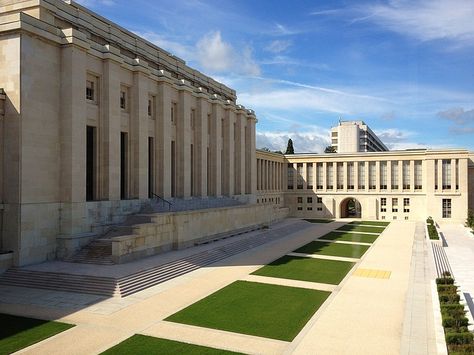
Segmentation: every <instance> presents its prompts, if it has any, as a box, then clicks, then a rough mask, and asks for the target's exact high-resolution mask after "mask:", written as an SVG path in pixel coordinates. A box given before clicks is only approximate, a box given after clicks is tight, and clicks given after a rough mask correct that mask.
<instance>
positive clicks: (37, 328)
mask: <svg viewBox="0 0 474 355" xmlns="http://www.w3.org/2000/svg"><path fill="white" fill-rule="evenodd" d="M0 324H1V326H0V354H11V353H13V352H15V351H18V350H20V349H23V348H26V347H27V346H30V345H32V344H34V343H37V342H39V341H41V340H44V339H46V338H49V337H51V336H53V335H55V334H58V333H61V332H62V331H65V330H66V329H69V328H71V327H74V325H72V324H65V323H59V322H52V321H47V320H40V319H33V318H24V317H17V316H11V315H9V314H1V313H0Z"/></svg>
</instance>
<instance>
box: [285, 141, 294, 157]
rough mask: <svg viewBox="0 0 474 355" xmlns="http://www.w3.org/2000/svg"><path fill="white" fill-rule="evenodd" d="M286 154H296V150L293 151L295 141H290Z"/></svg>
mask: <svg viewBox="0 0 474 355" xmlns="http://www.w3.org/2000/svg"><path fill="white" fill-rule="evenodd" d="M285 154H295V150H294V149H293V141H292V140H291V138H290V139H288V145H287V146H286V152H285Z"/></svg>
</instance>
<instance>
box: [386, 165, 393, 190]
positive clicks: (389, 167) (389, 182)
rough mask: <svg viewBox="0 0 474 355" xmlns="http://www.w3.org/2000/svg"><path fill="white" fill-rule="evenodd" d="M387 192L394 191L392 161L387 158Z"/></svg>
mask: <svg viewBox="0 0 474 355" xmlns="http://www.w3.org/2000/svg"><path fill="white" fill-rule="evenodd" d="M387 192H392V161H391V160H387Z"/></svg>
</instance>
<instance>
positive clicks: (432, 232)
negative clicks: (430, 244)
mask: <svg viewBox="0 0 474 355" xmlns="http://www.w3.org/2000/svg"><path fill="white" fill-rule="evenodd" d="M427 228H428V235H429V237H430V239H439V235H438V231H437V230H436V227H435V226H434V224H428V227H427Z"/></svg>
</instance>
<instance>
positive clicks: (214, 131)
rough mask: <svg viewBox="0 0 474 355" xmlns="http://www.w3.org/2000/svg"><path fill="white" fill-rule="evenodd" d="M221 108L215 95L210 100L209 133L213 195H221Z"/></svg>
mask: <svg viewBox="0 0 474 355" xmlns="http://www.w3.org/2000/svg"><path fill="white" fill-rule="evenodd" d="M222 119H223V109H222V105H221V102H220V101H219V99H218V98H217V97H214V98H213V100H212V114H211V134H210V137H209V138H210V172H211V188H212V189H211V191H212V195H213V196H221V195H222V186H221V185H222V184H221V182H222V176H221V172H222V167H221V163H222V155H221V154H222V127H221V120H222Z"/></svg>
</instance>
